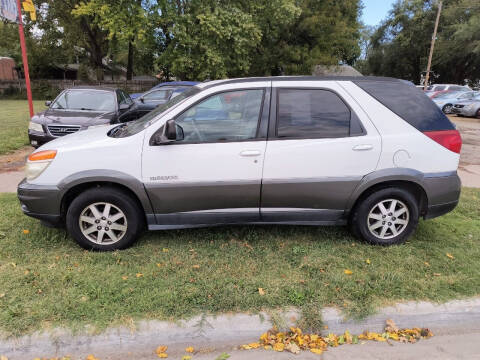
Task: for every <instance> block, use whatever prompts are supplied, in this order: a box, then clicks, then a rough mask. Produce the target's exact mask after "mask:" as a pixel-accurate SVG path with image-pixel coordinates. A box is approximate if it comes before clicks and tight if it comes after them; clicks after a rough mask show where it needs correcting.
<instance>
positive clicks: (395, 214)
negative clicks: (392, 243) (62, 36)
mask: <svg viewBox="0 0 480 360" xmlns="http://www.w3.org/2000/svg"><path fill="white" fill-rule="evenodd" d="M409 219H410V212H409V210H408V207H407V206H406V205H405V203H403V202H402V201H400V200H398V199H386V200H382V201H380V202H379V203H377V204H376V205H375V206H373V207H372V209H371V210H370V212H369V214H368V217H367V226H368V230H369V231H370V233H372V235H374V236H375V237H377V238H379V239H382V240H387V239H391V238H394V237H396V236H398V235H400V234H401V233H402V232H404V231H405V229H406V228H407V226H408V222H409Z"/></svg>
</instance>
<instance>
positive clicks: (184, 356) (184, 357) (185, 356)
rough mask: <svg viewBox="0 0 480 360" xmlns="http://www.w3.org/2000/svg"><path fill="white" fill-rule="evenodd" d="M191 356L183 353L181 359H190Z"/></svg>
mask: <svg viewBox="0 0 480 360" xmlns="http://www.w3.org/2000/svg"><path fill="white" fill-rule="evenodd" d="M191 358H192V357H191V356H189V355H183V356H182V360H190V359H191Z"/></svg>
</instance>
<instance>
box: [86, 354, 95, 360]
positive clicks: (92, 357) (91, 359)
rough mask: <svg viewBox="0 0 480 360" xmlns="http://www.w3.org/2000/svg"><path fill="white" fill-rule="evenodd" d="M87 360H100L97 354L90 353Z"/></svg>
mask: <svg viewBox="0 0 480 360" xmlns="http://www.w3.org/2000/svg"><path fill="white" fill-rule="evenodd" d="M86 360H98V359H97V358H96V357H95V356H93V355H92V354H90V355H88V356H87V359H86Z"/></svg>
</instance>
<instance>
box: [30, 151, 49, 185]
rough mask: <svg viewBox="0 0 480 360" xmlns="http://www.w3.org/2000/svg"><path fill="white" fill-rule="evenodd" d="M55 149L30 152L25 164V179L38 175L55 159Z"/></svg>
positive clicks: (31, 178)
mask: <svg viewBox="0 0 480 360" xmlns="http://www.w3.org/2000/svg"><path fill="white" fill-rule="evenodd" d="M56 155H57V150H44V151H38V152H34V153H33V154H30V156H29V157H28V160H27V165H26V166H25V175H26V177H27V180H33V179H35V178H36V177H38V176H39V175H40V174H41V173H42V172H43V171H45V169H46V168H47V167H48V165H50V163H51V162H52V161H53V159H55V156H56Z"/></svg>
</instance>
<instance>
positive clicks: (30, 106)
mask: <svg viewBox="0 0 480 360" xmlns="http://www.w3.org/2000/svg"><path fill="white" fill-rule="evenodd" d="M17 7H18V34H19V35H20V46H21V48H22V60H23V71H24V72H25V84H26V85H27V98H28V109H29V110H30V117H32V116H33V114H34V113H33V101H32V88H31V86H30V74H29V72H28V60H27V47H26V45H25V34H24V32H23V20H22V4H20V0H17Z"/></svg>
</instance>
